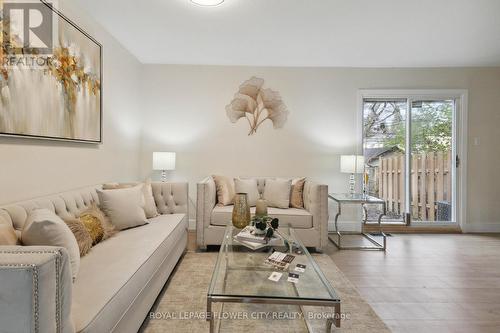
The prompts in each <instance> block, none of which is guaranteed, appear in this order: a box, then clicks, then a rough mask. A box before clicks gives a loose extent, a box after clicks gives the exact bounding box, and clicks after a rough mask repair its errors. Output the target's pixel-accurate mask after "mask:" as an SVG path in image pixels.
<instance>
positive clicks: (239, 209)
mask: <svg viewBox="0 0 500 333" xmlns="http://www.w3.org/2000/svg"><path fill="white" fill-rule="evenodd" d="M248 224H250V206H249V205H248V200H247V194H246V193H236V195H235V196H234V206H233V226H234V227H235V228H238V229H243V228H244V227H246V226H247V225H248Z"/></svg>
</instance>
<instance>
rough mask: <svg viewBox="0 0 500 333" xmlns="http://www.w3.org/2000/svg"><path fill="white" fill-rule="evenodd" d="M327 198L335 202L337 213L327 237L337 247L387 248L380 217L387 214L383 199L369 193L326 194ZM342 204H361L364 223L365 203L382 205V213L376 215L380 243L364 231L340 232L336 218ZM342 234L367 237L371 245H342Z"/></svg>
mask: <svg viewBox="0 0 500 333" xmlns="http://www.w3.org/2000/svg"><path fill="white" fill-rule="evenodd" d="M328 198H329V199H331V200H333V201H335V202H336V203H337V214H335V230H334V232H333V235H331V234H330V233H329V234H328V239H329V240H330V241H331V242H332V243H333V244H334V245H335V246H336V247H337V248H338V249H339V250H380V251H385V250H386V248H387V235H386V234H385V233H384V232H383V231H382V223H381V222H382V217H383V216H384V215H386V214H387V205H386V203H385V201H384V200H382V199H379V198H375V197H372V196H369V195H363V194H354V195H351V194H345V193H342V194H333V193H332V194H328ZM342 204H361V207H363V210H364V213H365V217H364V219H363V222H362V223H363V224H366V221H367V218H368V212H367V209H366V206H365V205H366V204H377V205H381V206H382V213H381V214H380V215H379V216H378V221H377V222H378V227H379V233H380V235H381V236H382V243H379V242H378V241H377V240H376V239H375V238H373V237H372V236H371V235H369V234H367V233H365V232H345V231H343V232H341V231H340V230H339V228H338V219H339V216H340V215H341V214H342ZM344 235H360V236H363V237H364V238H366V239H368V240H369V241H370V242H371V243H372V244H373V246H344V245H342V236H344Z"/></svg>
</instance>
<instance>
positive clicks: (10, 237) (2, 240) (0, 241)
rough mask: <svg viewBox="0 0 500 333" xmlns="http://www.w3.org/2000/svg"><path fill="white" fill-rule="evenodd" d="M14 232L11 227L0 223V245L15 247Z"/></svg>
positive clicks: (16, 241) (15, 237)
mask: <svg viewBox="0 0 500 333" xmlns="http://www.w3.org/2000/svg"><path fill="white" fill-rule="evenodd" d="M17 243H18V239H17V235H16V231H15V230H14V228H13V227H12V226H11V225H8V224H3V223H0V245H17Z"/></svg>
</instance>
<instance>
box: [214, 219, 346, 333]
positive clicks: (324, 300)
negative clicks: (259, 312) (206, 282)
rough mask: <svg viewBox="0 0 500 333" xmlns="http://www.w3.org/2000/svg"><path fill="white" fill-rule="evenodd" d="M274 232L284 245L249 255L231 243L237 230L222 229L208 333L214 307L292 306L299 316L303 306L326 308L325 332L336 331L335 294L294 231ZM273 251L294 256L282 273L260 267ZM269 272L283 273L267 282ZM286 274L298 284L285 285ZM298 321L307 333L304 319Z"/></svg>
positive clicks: (234, 242)
mask: <svg viewBox="0 0 500 333" xmlns="http://www.w3.org/2000/svg"><path fill="white" fill-rule="evenodd" d="M278 230H279V231H280V233H281V234H282V235H283V236H284V238H286V239H287V241H283V242H280V243H281V245H278V246H266V247H264V248H261V249H258V250H255V251H253V250H250V249H248V248H247V247H245V246H243V245H242V244H240V243H239V242H238V241H237V240H235V239H233V236H235V235H236V234H237V233H238V232H239V231H240V229H236V228H234V227H233V226H232V225H229V226H227V227H226V231H225V234H224V239H223V241H222V245H221V247H220V251H219V255H218V257H217V262H216V264H215V268H214V271H213V273H212V280H211V282H210V287H209V289H208V294H207V320H208V321H210V332H211V333H212V332H215V330H216V327H215V319H216V318H215V316H214V314H215V312H214V309H213V306H214V305H215V304H214V303H258V304H281V305H287V306H290V305H296V306H299V307H300V311H301V313H303V314H304V309H303V306H318V307H327V308H331V310H332V312H331V313H330V312H329V311H328V313H329V314H330V315H328V316H326V331H327V332H330V330H331V327H332V325H333V324H334V325H335V326H336V327H340V318H341V314H340V299H339V297H338V296H337V294H336V292H335V290H334V289H333V288H332V286H331V285H330V283H329V282H328V280H327V279H326V277H325V276H324V274H323V272H322V271H321V269H320V268H319V266H318V265H317V264H316V262H315V261H314V259H313V258H312V256H311V255H310V253H309V252H308V251H307V249H306V247H305V246H304V245H303V244H302V242H301V241H300V240H299V239H298V238H297V237H296V235H295V233H294V230H293V229H292V228H286V227H281V226H280V228H279V229H278ZM287 244H291V245H287ZM274 250H276V251H280V252H283V253H289V254H291V255H293V256H295V258H294V259H293V261H292V262H291V263H290V265H289V267H288V268H287V269H286V270H284V271H279V270H277V269H276V268H273V267H270V266H267V265H265V264H264V261H265V259H266V258H267V257H269V255H270V254H271V253H272V252H273V251H274ZM297 264H303V265H305V266H306V268H305V271H304V272H296V271H295V270H294V269H295V266H296V265H297ZM273 272H281V273H283V275H282V276H281V278H280V279H279V281H277V282H274V281H271V280H269V279H268V278H269V276H270V275H271V273H273ZM288 273H297V274H299V281H298V282H297V283H293V282H288ZM264 311H265V310H264ZM301 319H303V320H305V324H306V327H307V329H308V330H309V331H311V327H310V324H309V323H308V321H307V320H306V316H305V315H304V316H302V318H301Z"/></svg>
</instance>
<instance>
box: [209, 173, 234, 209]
mask: <svg viewBox="0 0 500 333" xmlns="http://www.w3.org/2000/svg"><path fill="white" fill-rule="evenodd" d="M212 177H213V179H214V181H215V188H216V189H217V205H218V206H228V205H232V204H233V201H234V194H235V191H234V181H233V179H232V178H229V177H225V176H212Z"/></svg>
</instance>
